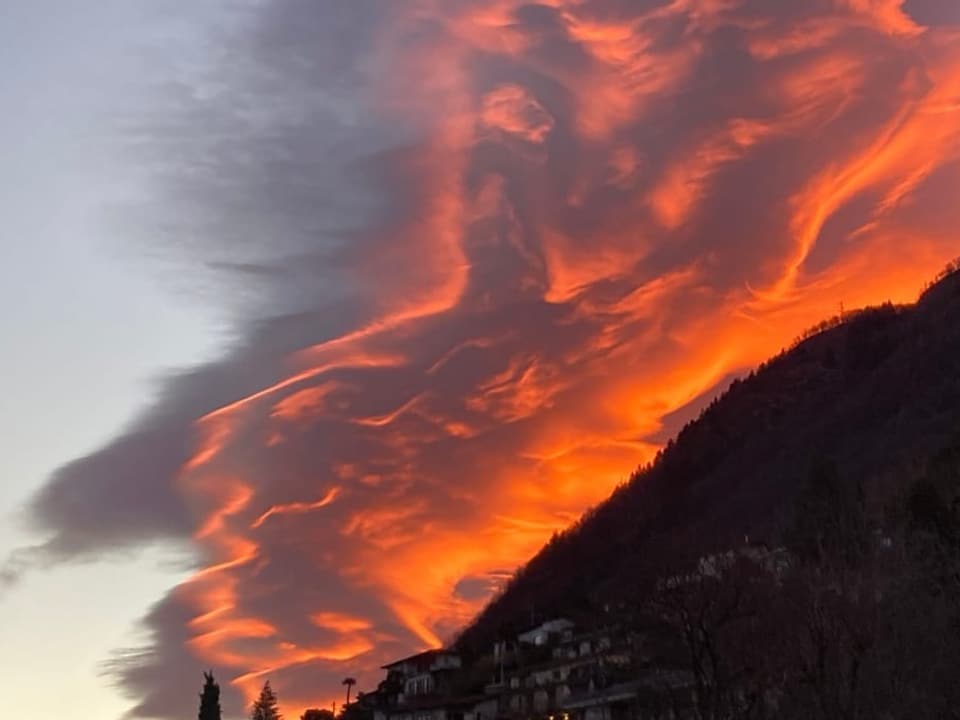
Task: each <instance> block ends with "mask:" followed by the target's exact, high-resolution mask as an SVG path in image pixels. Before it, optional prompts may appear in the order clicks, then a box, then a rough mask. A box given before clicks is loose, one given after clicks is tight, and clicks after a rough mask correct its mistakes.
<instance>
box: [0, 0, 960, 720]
mask: <svg viewBox="0 0 960 720" xmlns="http://www.w3.org/2000/svg"><path fill="white" fill-rule="evenodd" d="M945 5H947V3H935V2H931V1H929V0H928V1H926V2H923V1H921V0H917V1H916V2H908V3H906V4H904V3H903V2H901V1H900V0H809V1H805V2H786V1H784V2H770V1H769V0H669V1H668V0H543V1H542V2H538V3H529V2H521V1H520V0H469V1H465V2H457V3H452V2H447V1H446V0H408V1H407V2H404V3H396V2H388V1H387V0H353V1H352V2H350V3H337V4H332V3H318V2H313V1H312V0H276V1H275V2H272V3H267V4H263V5H260V6H254V7H253V8H252V9H250V10H249V11H248V14H246V15H244V16H243V17H242V18H240V19H239V20H238V21H237V25H236V30H235V32H233V33H232V34H230V35H229V36H228V37H226V38H225V39H222V44H218V45H217V46H216V47H215V48H214V47H212V48H211V57H217V58H219V59H220V60H221V61H222V62H221V64H219V65H217V66H216V67H211V68H210V69H209V71H208V72H207V73H206V74H205V75H203V77H202V78H200V79H198V78H197V77H193V78H192V79H191V80H189V81H186V80H180V81H172V82H171V83H170V85H169V86H168V87H167V88H166V89H165V90H164V92H163V93H162V99H161V105H160V106H159V107H158V110H157V113H155V114H154V116H153V117H152V118H150V121H151V122H149V123H147V124H144V125H140V126H138V127H135V128H132V129H131V130H130V137H131V139H132V141H135V142H134V144H135V146H136V147H137V148H138V150H137V151H138V152H141V153H145V154H146V155H147V156H148V157H149V158H150V159H151V167H152V168H153V170H154V172H155V175H154V178H153V180H154V182H155V183H156V185H155V187H157V188H158V192H160V193H161V194H162V197H163V198H164V204H163V208H162V209H161V208H155V209H152V210H150V209H148V211H147V212H146V215H145V216H144V217H147V218H152V219H153V220H155V223H154V224H155V226H156V228H157V232H158V241H163V242H167V241H168V240H169V238H170V237H175V238H176V251H177V252H181V253H183V256H184V257H186V258H189V259H191V260H192V261H194V262H195V263H196V264H197V266H198V270H197V272H202V273H207V274H210V273H212V274H214V276H216V277H219V278H225V281H224V282H225V284H224V285H223V287H224V288H225V290H224V293H225V294H227V295H229V296H230V297H231V298H240V299H239V300H238V301H237V302H236V304H235V307H236V310H237V315H238V317H239V320H238V323H237V324H238V330H237V334H238V337H239V338H240V340H238V342H237V344H236V346H235V347H234V349H233V350H232V351H231V352H229V353H228V354H227V355H226V356H225V357H224V358H223V359H222V360H221V361H219V362H217V363H214V364H211V365H209V366H207V367H203V368H198V369H196V370H194V371H191V372H189V373H186V374H184V375H182V376H180V377H175V378H172V379H170V380H169V381H168V382H167V383H166V385H165V387H164V389H163V392H162V394H161V395H160V398H159V400H158V401H157V403H156V404H155V406H154V407H153V409H152V410H151V411H150V412H148V413H146V414H145V415H144V417H143V418H142V419H141V421H140V422H139V423H138V424H137V425H136V426H135V427H133V428H131V429H130V430H128V431H127V432H125V433H123V434H122V435H120V436H119V437H118V438H117V439H116V440H115V441H114V442H113V443H111V444H110V445H109V446H108V447H105V448H103V449H102V450H101V451H99V452H98V453H96V454H94V455H92V456H91V457H88V458H83V459H80V460H77V461H75V462H73V463H71V464H69V465H67V466H65V467H64V468H63V469H62V470H61V471H60V472H59V473H58V474H57V475H56V476H55V477H54V478H52V479H51V481H50V483H49V484H48V486H47V487H46V488H45V489H44V490H43V491H42V493H41V494H40V495H39V496H38V497H37V498H36V500H35V503H34V511H35V514H36V516H37V519H38V522H39V523H40V524H41V525H42V526H43V527H45V528H48V529H49V530H51V531H52V532H53V536H52V539H51V540H50V541H49V543H48V544H47V545H45V546H43V547H41V548H37V549H34V550H33V555H34V556H35V559H36V561H38V562H40V561H43V560H46V561H59V560H71V559H77V558H83V557H87V556H90V555H102V554H104V553H108V552H111V551H114V550H118V549H120V550H123V549H128V548H130V547H136V546H140V545H143V544H146V543H152V542H157V541H163V540H170V539H173V540H184V539H188V540H189V541H191V542H192V543H193V545H194V547H195V548H196V549H197V551H198V553H199V554H200V556H201V557H202V565H201V566H200V568H199V569H198V571H197V573H196V574H195V576H194V577H193V578H192V579H191V580H189V581H188V582H186V583H184V584H183V585H181V586H180V587H177V588H175V589H174V590H172V591H171V592H170V594H169V595H168V596H167V597H166V598H164V599H162V600H161V601H160V602H159V603H158V604H157V606H156V608H155V609H154V611H153V612H152V613H151V614H150V615H149V616H148V617H147V618H146V619H145V623H146V626H147V628H148V629H149V630H150V632H151V645H150V646H149V647H148V648H146V649H145V650H144V651H143V652H142V653H140V652H134V653H130V654H126V655H122V656H120V657H118V659H117V661H116V663H115V665H114V669H115V671H116V673H117V675H118V678H119V680H120V682H121V684H122V685H123V687H124V688H125V689H126V690H127V691H129V692H130V693H131V694H132V695H133V696H134V697H136V698H137V699H138V700H139V703H140V704H139V706H138V709H137V711H136V712H137V713H138V714H139V715H143V716H157V717H171V718H172V717H175V716H177V715H178V714H183V713H186V712H190V711H192V710H193V704H194V697H193V692H192V690H193V686H194V685H196V679H197V668H199V667H208V666H212V667H215V668H219V669H220V672H221V674H224V675H226V676H228V677H229V678H230V680H231V688H232V690H233V692H234V695H233V697H230V695H229V694H228V695H227V697H226V698H225V704H227V705H228V706H229V705H230V704H231V703H233V704H234V705H237V704H238V703H239V700H240V698H241V697H242V698H244V699H249V698H250V696H251V694H252V693H254V692H256V690H257V689H258V687H259V686H260V684H262V681H263V679H264V678H265V677H269V679H270V680H271V682H272V683H273V684H274V686H275V687H276V688H278V691H279V694H280V697H281V698H282V699H283V700H284V701H285V702H284V705H285V710H286V712H287V714H288V715H290V716H293V715H294V713H296V712H299V711H300V710H301V709H302V708H303V707H307V706H308V705H317V704H323V703H328V702H329V701H330V700H331V699H333V698H336V697H339V679H340V678H341V677H343V676H344V675H345V674H350V675H359V677H360V678H361V685H363V684H366V685H367V686H371V685H372V684H373V683H375V681H376V680H377V679H378V673H377V672H376V667H377V666H378V665H379V664H381V663H382V662H383V661H385V660H387V659H389V658H391V657H394V656H396V655H397V654H399V653H404V652H407V651H409V650H413V649H416V648H419V647H423V646H427V645H433V644H436V643H438V642H440V641H441V640H443V639H445V638H448V637H449V636H450V635H451V634H452V633H453V632H454V631H455V629H456V628H457V626H458V625H460V624H461V623H463V622H464V621H466V620H467V619H468V618H469V617H470V616H471V615H472V614H473V613H475V612H476V611H477V610H478V608H479V607H480V606H481V604H482V603H483V601H484V600H485V599H486V598H487V597H489V594H490V593H491V592H492V591H493V590H494V589H495V588H496V587H497V586H498V584H499V583H500V582H501V581H502V579H503V577H504V576H505V574H506V573H509V572H510V570H511V569H512V568H514V567H516V566H517V565H518V564H519V563H521V562H523V561H524V560H525V559H526V558H528V557H529V556H530V555H531V554H532V553H533V552H535V551H536V550H537V549H538V547H539V546H540V545H541V544H542V543H543V542H544V541H545V540H546V539H547V538H548V537H549V536H550V534H551V533H552V532H553V531H555V530H556V529H559V528H562V527H564V526H565V525H567V524H568V523H569V522H570V521H571V520H572V519H573V518H575V517H577V516H578V515H579V514H580V513H581V512H582V511H583V510H584V509H585V508H586V507H588V506H590V505H591V504H594V503H597V502H600V501H601V500H602V499H603V498H604V497H606V496H607V495H608V494H609V492H610V491H611V489H612V488H613V487H614V486H615V484H616V483H618V482H620V481H622V480H624V479H625V478H626V477H627V476H628V475H629V473H630V472H631V471H632V470H633V469H634V468H635V467H636V466H637V465H638V464H639V463H642V462H644V461H645V460H647V459H649V458H650V457H651V456H652V454H653V453H654V452H655V451H656V449H657V447H658V446H659V445H660V444H661V443H662V442H663V441H664V439H665V438H666V437H667V436H669V434H670V433H672V432H674V431H675V430H676V429H677V423H679V422H682V421H683V419H685V418H687V417H689V415H690V414H691V413H693V412H695V410H696V406H697V402H698V398H702V397H704V396H707V395H709V394H710V393H712V392H716V390H717V389H718V387H720V386H721V385H722V384H723V383H724V382H725V381H726V380H728V379H729V378H730V376H731V375H732V374H735V373H738V372H741V371H743V370H744V369H745V368H748V367H750V366H752V365H754V364H756V363H758V362H759V361H761V360H763V359H764V358H765V357H767V356H768V355H770V354H771V353H773V352H776V351H777V350H778V349H780V348H781V347H783V346H784V345H785V344H786V343H788V342H789V341H790V340H791V339H792V338H793V337H795V336H796V335H797V334H799V332H800V331H801V330H803V329H804V328H805V327H807V326H810V325H812V324H814V323H815V322H817V321H819V320H821V319H823V318H824V317H826V316H830V315H833V314H835V313H836V311H837V310H838V308H839V307H840V305H841V303H843V304H845V305H846V306H847V307H854V306H858V305H863V304H868V303H875V302H878V301H883V300H887V299H892V300H894V301H907V300H911V299H913V298H914V297H915V296H916V293H917V291H918V290H919V288H920V286H921V285H922V284H923V282H924V281H925V280H927V279H928V278H930V277H931V276H932V275H933V274H934V273H935V272H936V271H937V270H938V269H939V268H940V267H941V266H942V264H943V263H944V262H945V261H946V260H947V259H949V258H950V257H952V256H954V255H956V254H957V248H958V247H960V243H958V237H957V235H956V228H957V227H960V206H958V204H957V202H956V188H957V187H960V17H956V13H953V16H951V13H950V11H949V10H945V9H944V6H945ZM217 42H218V43H221V40H218V41H217ZM213 50H216V52H213ZM151 212H154V213H156V214H155V215H151V214H150V213H151ZM161 232H162V233H163V236H162V237H160V233H161ZM205 276H206V275H205ZM245 318H246V319H245ZM24 558H25V556H24V555H23V554H22V553H21V554H20V555H19V556H17V558H15V560H16V561H17V562H16V565H17V566H22V565H23V564H24ZM16 569H17V568H16V567H14V566H8V575H10V576H11V577H13V576H14V575H15V570H16Z"/></svg>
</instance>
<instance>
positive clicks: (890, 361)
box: [454, 262, 960, 655]
mask: <svg viewBox="0 0 960 720" xmlns="http://www.w3.org/2000/svg"><path fill="white" fill-rule="evenodd" d="M956 438H960V264H958V263H956V262H955V263H951V264H950V265H949V266H948V267H947V269H946V270H944V272H943V273H941V275H940V276H939V277H938V279H937V280H936V281H935V282H934V283H932V284H931V285H930V286H929V287H928V288H927V289H926V290H924V292H923V293H922V294H921V295H920V297H919V299H918V300H917V302H916V303H914V304H912V305H900V306H895V305H892V304H890V303H886V304H884V305H880V306H876V307H871V308H866V309H864V310H860V311H856V312H852V313H849V314H847V315H845V316H844V317H843V318H839V319H836V320H834V321H828V322H827V323H824V324H822V325H821V326H818V327H817V328H815V329H814V331H813V332H812V333H808V334H806V335H804V336H803V337H802V338H800V339H799V340H798V341H797V342H796V343H795V344H794V345H793V346H792V347H790V348H789V349H787V350H785V351H783V352H781V353H780V354H778V355H777V356H775V357H773V358H771V359H770V360H768V361H767V362H765V363H763V365H761V366H760V367H759V368H758V369H757V370H755V371H753V372H751V373H750V374H749V375H748V376H747V377H745V378H743V379H739V380H735V381H733V382H732V383H731V385H730V386H729V387H728V389H727V390H726V391H725V392H723V393H722V394H721V395H720V396H719V397H717V398H716V399H715V400H714V401H713V402H711V403H710V404H709V405H708V406H707V407H706V408H705V409H704V410H703V411H702V412H701V413H700V415H699V417H697V418H696V419H695V420H693V421H691V422H689V423H687V425H686V426H685V427H684V428H683V429H682V430H681V431H680V432H679V433H678V435H677V436H676V438H675V439H673V440H671V441H670V442H669V443H667V445H666V446H665V447H664V448H663V450H662V451H661V452H660V453H658V455H657V457H656V458H655V460H654V461H652V462H651V463H650V464H648V465H647V466H645V467H641V468H639V469H638V470H637V471H636V472H634V473H633V475H632V476H631V477H630V479H629V480H628V481H627V482H626V483H624V484H623V485H621V486H620V487H618V488H617V489H616V490H615V491H614V493H613V494H612V495H611V496H610V498H608V499H607V500H606V501H605V502H604V503H602V504H600V505H598V506H597V507H595V508H593V509H592V510H590V511H588V512H587V513H586V514H585V515H584V516H583V517H582V518H581V519H580V520H579V521H578V522H577V523H575V524H574V525H573V526H571V528H569V529H567V530H566V531H564V532H563V533H559V534H557V535H555V536H554V538H553V539H552V540H551V541H550V542H549V543H548V544H547V545H545V546H544V548H543V549H541V551H540V552H539V553H538V554H537V555H535V556H534V557H533V558H532V559H531V560H530V561H529V562H528V563H527V564H526V565H525V566H524V567H522V568H521V569H520V570H519V571H518V572H517V573H516V574H515V576H514V577H513V579H512V580H511V581H510V582H509V583H508V584H507V585H506V587H505V588H504V589H503V591H502V592H501V593H500V594H499V595H498V596H497V597H495V598H494V599H493V600H492V601H491V602H490V603H489V604H488V605H487V607H486V608H485V609H484V610H483V611H482V612H481V613H480V614H479V615H478V616H477V618H476V619H475V620H474V621H473V622H472V623H471V624H470V625H469V626H467V627H466V628H465V629H464V630H463V632H462V633H461V634H460V636H459V637H458V638H457V639H456V641H455V643H454V646H455V647H456V648H457V649H459V650H460V651H462V652H464V653H466V654H468V655H469V654H471V653H480V652H482V651H483V650H484V648H485V647H486V646H487V645H488V644H489V643H490V642H491V641H492V640H493V639H495V638H496V637H498V636H501V635H503V634H504V633H505V632H506V628H510V629H512V630H515V629H516V628H518V627H521V626H523V625H525V624H532V623H533V622H535V621H537V620H543V619H545V618H548V617H551V616H566V617H572V618H574V619H576V620H577V621H579V622H582V623H586V624H589V623H591V622H597V621H598V620H597V618H598V616H599V615H602V614H603V612H604V610H608V609H609V608H610V607H611V605H616V604H618V603H623V602H625V599H626V598H627V597H632V596H634V595H635V593H636V592H637V588H638V587H642V586H643V585H644V583H649V582H650V581H651V579H652V578H654V577H656V576H658V575H660V574H663V573H664V572H669V571H670V570H671V569H673V568H675V567H676V566H677V565H680V564H683V563H685V562H690V561H692V560H693V559H694V558H696V557H697V556H699V555H702V554H705V553H708V552H712V551H716V550H719V549H722V548H724V547H729V546H731V545H734V544H736V543H737V542H742V539H743V538H744V537H749V538H751V539H752V541H753V542H762V543H768V544H774V543H779V542H781V541H782V539H783V536H784V531H785V529H786V527H787V526H788V525H789V524H790V523H791V522H792V521H793V519H794V518H793V516H794V514H795V513H794V510H795V508H794V506H795V503H796V500H797V497H798V493H799V492H800V491H801V488H802V486H803V483H804V481H805V479H806V478H807V477H808V476H809V472H810V468H811V466H812V465H813V464H815V463H816V462H817V461H818V458H829V460H830V462H831V463H833V464H835V465H836V468H837V470H838V472H839V473H840V475H841V476H842V477H843V478H844V479H845V480H844V482H847V483H848V484H851V485H856V486H857V488H858V489H859V491H862V492H864V493H865V498H866V504H867V508H868V516H869V518H870V519H871V522H873V523H874V524H875V525H878V524H882V523H883V521H884V518H885V517H886V516H887V515H889V514H890V513H891V512H895V510H896V508H897V507H898V505H902V503H903V497H904V493H905V492H906V489H907V486H908V485H909V483H910V482H911V481H913V480H915V479H916V478H917V477H918V475H919V474H921V473H922V469H923V467H925V466H926V464H928V463H929V462H930V459H931V458H932V457H934V456H935V455H936V454H937V452H938V451H940V450H941V449H942V448H943V447H944V446H945V445H949V444H950V443H951V442H953V441H954V440H955V439H956ZM957 490H958V491H960V488H958V489H957ZM958 497H960V495H958ZM957 501H958V502H960V500H957Z"/></svg>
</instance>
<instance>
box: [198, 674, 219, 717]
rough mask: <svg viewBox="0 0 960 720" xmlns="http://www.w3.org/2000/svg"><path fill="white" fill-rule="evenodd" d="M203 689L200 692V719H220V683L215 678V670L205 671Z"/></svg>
mask: <svg viewBox="0 0 960 720" xmlns="http://www.w3.org/2000/svg"><path fill="white" fill-rule="evenodd" d="M203 679H204V683H203V691H202V692H201V693H200V712H199V713H198V714H197V717H198V718H199V720H220V685H218V684H217V681H216V680H214V679H213V671H212V670H211V671H210V672H205V673H203Z"/></svg>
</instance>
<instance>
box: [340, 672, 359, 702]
mask: <svg viewBox="0 0 960 720" xmlns="http://www.w3.org/2000/svg"><path fill="white" fill-rule="evenodd" d="M343 684H344V685H346V686H347V702H346V703H345V705H349V704H350V689H351V688H352V687H353V686H354V685H356V684H357V681H356V679H355V678H352V677H348V678H344V679H343Z"/></svg>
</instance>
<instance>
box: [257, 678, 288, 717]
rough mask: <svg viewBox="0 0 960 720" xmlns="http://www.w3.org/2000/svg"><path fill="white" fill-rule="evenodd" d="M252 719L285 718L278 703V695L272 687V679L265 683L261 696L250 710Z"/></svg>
mask: <svg viewBox="0 0 960 720" xmlns="http://www.w3.org/2000/svg"><path fill="white" fill-rule="evenodd" d="M250 720H283V716H282V715H281V714H280V709H279V707H278V704H277V695H276V693H274V692H273V688H271V687H270V681H269V680H267V682H265V683H264V684H263V690H261V691H260V697H259V698H257V700H256V702H254V703H253V709H252V710H251V711H250Z"/></svg>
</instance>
